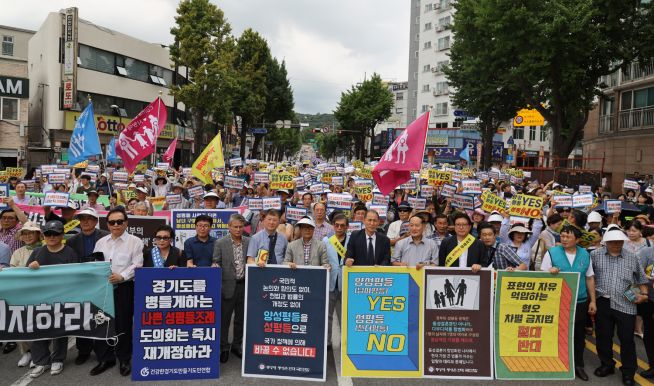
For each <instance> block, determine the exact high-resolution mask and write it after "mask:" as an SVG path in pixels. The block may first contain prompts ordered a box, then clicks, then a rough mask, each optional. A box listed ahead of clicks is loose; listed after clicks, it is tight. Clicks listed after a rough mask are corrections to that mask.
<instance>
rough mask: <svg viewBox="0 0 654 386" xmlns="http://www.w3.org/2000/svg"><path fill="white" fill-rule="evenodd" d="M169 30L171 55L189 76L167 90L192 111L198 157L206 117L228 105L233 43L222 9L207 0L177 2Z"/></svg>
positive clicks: (232, 80) (232, 78)
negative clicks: (173, 40)
mask: <svg viewBox="0 0 654 386" xmlns="http://www.w3.org/2000/svg"><path fill="white" fill-rule="evenodd" d="M170 33H171V34H172V35H173V37H174V39H175V42H174V44H173V45H172V46H171V47H170V58H171V60H172V62H173V63H174V64H175V65H176V66H183V67H186V68H187V69H188V78H189V79H188V81H183V82H179V84H177V85H173V86H171V88H170V92H171V94H172V95H173V96H175V98H176V100H177V101H179V102H182V103H184V106H185V108H186V109H187V111H189V112H190V114H191V117H192V121H193V126H194V127H195V143H196V146H195V157H197V156H198V155H199V153H200V152H201V151H202V150H203V146H201V144H203V137H204V132H205V127H206V119H207V117H209V116H212V119H213V121H214V122H216V120H220V119H224V118H225V117H226V116H227V112H228V111H229V110H230V108H231V95H232V94H233V92H234V90H235V74H234V70H233V69H234V67H233V60H234V54H235V43H234V39H233V37H232V35H231V26H230V25H229V23H228V22H227V20H226V19H225V16H224V13H223V11H222V10H220V9H219V8H218V7H216V6H215V5H214V4H211V3H210V2H209V0H183V1H182V2H180V4H179V6H178V7H177V16H176V17H175V26H173V27H172V28H171V30H170ZM219 122H224V120H223V121H219Z"/></svg>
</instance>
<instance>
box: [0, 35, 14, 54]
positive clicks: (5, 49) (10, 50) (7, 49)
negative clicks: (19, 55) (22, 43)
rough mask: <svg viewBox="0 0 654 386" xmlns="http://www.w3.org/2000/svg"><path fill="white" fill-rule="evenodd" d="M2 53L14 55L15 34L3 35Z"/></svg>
mask: <svg viewBox="0 0 654 386" xmlns="http://www.w3.org/2000/svg"><path fill="white" fill-rule="evenodd" d="M2 55H4V56H14V37H13V36H3V37H2Z"/></svg>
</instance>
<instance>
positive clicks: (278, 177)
mask: <svg viewBox="0 0 654 386" xmlns="http://www.w3.org/2000/svg"><path fill="white" fill-rule="evenodd" d="M293 178H294V176H293V174H291V173H287V172H281V173H270V189H271V190H277V189H288V190H290V189H293V188H294V187H295V183H294V182H293Z"/></svg>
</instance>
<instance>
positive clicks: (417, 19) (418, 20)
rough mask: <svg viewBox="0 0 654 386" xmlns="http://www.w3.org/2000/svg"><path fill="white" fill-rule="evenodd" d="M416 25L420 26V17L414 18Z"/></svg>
mask: <svg viewBox="0 0 654 386" xmlns="http://www.w3.org/2000/svg"><path fill="white" fill-rule="evenodd" d="M416 24H420V16H418V17H416Z"/></svg>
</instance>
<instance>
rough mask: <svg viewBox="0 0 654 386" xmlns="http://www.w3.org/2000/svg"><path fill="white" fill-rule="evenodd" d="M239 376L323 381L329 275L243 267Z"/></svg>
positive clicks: (306, 268) (315, 270) (302, 269)
mask: <svg viewBox="0 0 654 386" xmlns="http://www.w3.org/2000/svg"><path fill="white" fill-rule="evenodd" d="M246 269H247V271H246V275H245V319H244V320H245V329H244V331H245V334H244V337H243V361H242V368H241V375H242V376H244V377H257V378H267V379H270V378H281V379H301V380H314V381H323V382H324V381H325V380H326V376H327V309H328V306H329V302H328V293H329V281H328V280H327V275H328V271H327V270H326V269H325V268H323V267H313V266H299V267H298V268H297V269H291V268H287V267H284V266H279V265H269V266H267V267H266V268H265V269H262V268H259V267H256V266H252V265H248V266H247V267H246Z"/></svg>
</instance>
